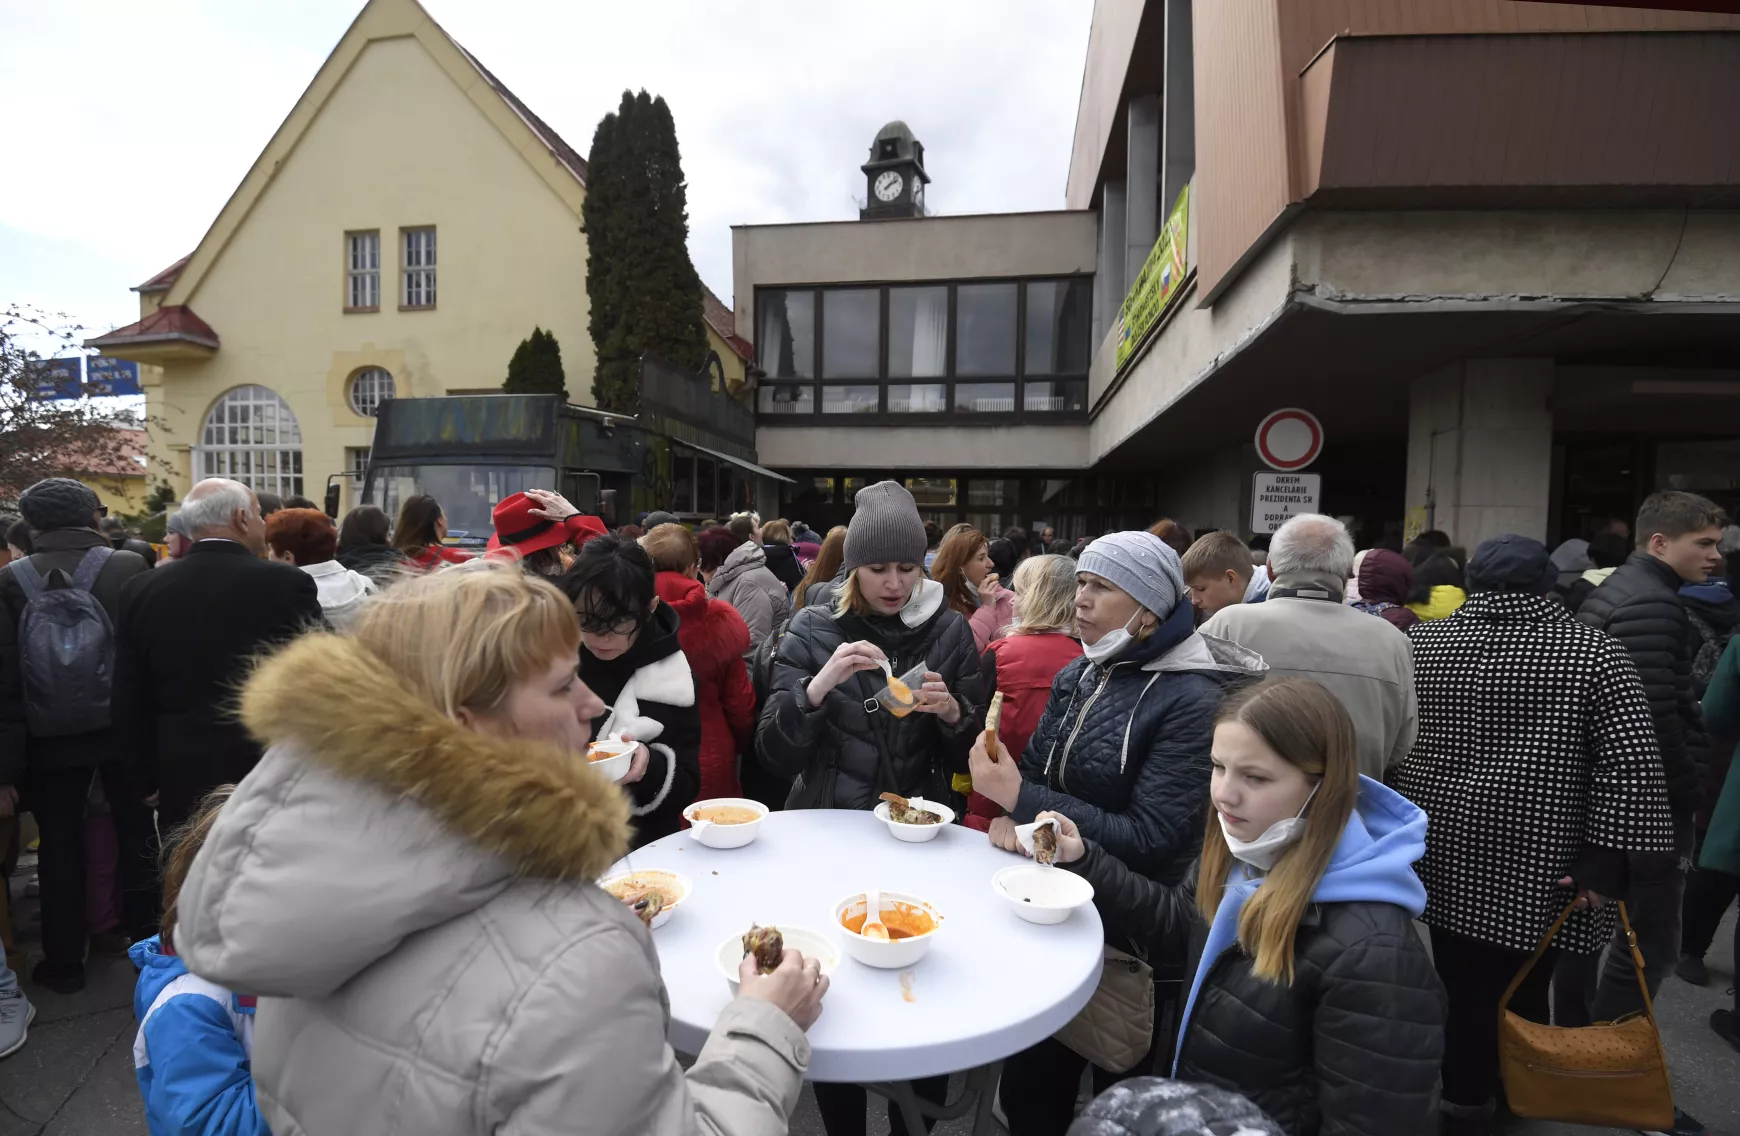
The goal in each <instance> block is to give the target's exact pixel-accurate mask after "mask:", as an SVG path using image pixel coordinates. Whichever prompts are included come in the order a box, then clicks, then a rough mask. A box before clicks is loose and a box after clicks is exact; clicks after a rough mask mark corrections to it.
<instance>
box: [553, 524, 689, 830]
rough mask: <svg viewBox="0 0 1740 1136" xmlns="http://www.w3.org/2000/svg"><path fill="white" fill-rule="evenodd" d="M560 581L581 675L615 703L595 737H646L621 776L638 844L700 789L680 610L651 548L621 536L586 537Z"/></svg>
mask: <svg viewBox="0 0 1740 1136" xmlns="http://www.w3.org/2000/svg"><path fill="white" fill-rule="evenodd" d="M559 582H560V584H561V585H562V590H563V591H564V592H566V593H567V595H568V598H569V600H571V601H572V602H573V604H574V610H575V611H576V612H577V613H579V616H580V681H582V682H584V683H585V684H586V685H587V686H588V687H590V688H591V689H592V692H593V693H594V694H596V695H598V697H599V698H601V699H603V700H604V705H605V706H606V707H607V708H608V710H607V712H606V714H605V718H604V721H603V722H601V723H597V724H595V725H594V727H593V731H592V736H593V737H595V738H603V737H610V736H613V735H619V736H621V737H623V738H625V739H628V740H633V741H636V742H639V743H641V744H640V747H639V748H638V749H637V750H636V751H635V760H634V765H633V768H631V769H630V770H629V773H628V778H627V782H626V784H625V785H624V788H626V789H627V790H628V794H629V796H630V797H631V798H632V802H633V803H632V807H631V810H630V811H631V812H632V813H633V814H634V826H635V835H634V842H633V847H635V848H639V847H640V846H641V845H643V844H646V843H648V842H650V841H654V840H657V839H658V838H659V837H661V836H668V835H669V834H671V833H673V832H675V831H677V829H679V828H681V827H682V824H683V810H684V809H685V808H687V807H688V806H689V805H690V804H692V803H693V802H694V800H695V797H696V794H697V793H699V792H700V789H701V711H700V707H699V706H698V705H697V702H696V698H695V676H694V674H693V673H692V672H691V671H690V670H689V663H688V660H687V659H686V658H684V656H683V647H682V643H681V642H679V640H678V638H677V627H678V625H679V620H678V619H677V613H676V612H675V611H674V610H672V608H671V607H670V606H669V605H668V604H664V603H661V602H659V597H658V592H657V589H656V588H655V586H654V582H653V563H652V558H651V557H649V556H648V555H647V554H646V549H644V548H642V547H641V546H640V545H638V544H636V543H635V542H634V541H632V540H625V539H623V538H622V537H619V536H600V537H595V538H593V539H592V540H590V541H587V543H586V547H585V548H583V549H581V550H580V555H579V556H578V557H577V558H576V559H575V561H574V566H573V567H572V568H570V569H568V572H567V573H566V574H565V575H564V576H563V577H562V579H561V580H560V581H559Z"/></svg>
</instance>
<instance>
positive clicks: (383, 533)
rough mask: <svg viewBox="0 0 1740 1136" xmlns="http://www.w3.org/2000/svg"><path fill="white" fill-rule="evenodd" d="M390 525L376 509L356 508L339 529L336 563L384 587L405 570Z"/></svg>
mask: <svg viewBox="0 0 1740 1136" xmlns="http://www.w3.org/2000/svg"><path fill="white" fill-rule="evenodd" d="M392 533H393V522H392V520H391V519H390V518H388V516H387V514H386V513H385V511H383V510H382V509H381V507H380V506H379V505H358V506H357V507H356V508H354V509H352V510H351V511H350V512H348V513H346V514H345V515H344V520H343V522H341V523H340V524H339V526H338V562H339V563H340V564H342V565H344V566H345V567H346V568H349V569H350V570H351V571H352V572H360V573H362V574H363V575H364V576H367V577H368V578H369V579H371V580H373V581H375V583H377V584H380V583H385V582H386V581H387V580H388V579H390V578H391V576H392V574H393V572H394V571H396V570H397V569H400V568H403V567H404V566H405V558H404V556H402V555H401V554H400V553H399V550H398V549H396V548H394V547H393V543H392V539H391V538H392Z"/></svg>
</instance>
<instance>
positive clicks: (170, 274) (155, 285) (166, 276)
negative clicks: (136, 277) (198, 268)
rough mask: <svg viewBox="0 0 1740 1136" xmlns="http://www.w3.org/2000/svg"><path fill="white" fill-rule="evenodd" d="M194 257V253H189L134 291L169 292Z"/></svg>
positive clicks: (136, 287) (137, 286)
mask: <svg viewBox="0 0 1740 1136" xmlns="http://www.w3.org/2000/svg"><path fill="white" fill-rule="evenodd" d="M192 256H193V254H192V253H188V254H187V256H184V257H182V258H181V259H180V260H178V261H176V262H175V263H174V264H172V265H170V266H169V267H168V268H165V269H164V270H163V271H162V272H159V273H158V274H157V275H155V276H153V277H152V278H151V279H149V280H147V281H145V283H143V284H139V285H136V286H135V287H134V288H133V291H135V292H167V291H169V287H170V285H172V284H174V283H175V281H176V279H177V278H178V277H180V275H181V270H182V269H184V268H186V267H187V262H188V260H189V259H191V258H192Z"/></svg>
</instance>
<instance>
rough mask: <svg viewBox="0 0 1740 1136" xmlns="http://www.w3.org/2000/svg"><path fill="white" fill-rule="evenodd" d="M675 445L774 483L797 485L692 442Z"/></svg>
mask: <svg viewBox="0 0 1740 1136" xmlns="http://www.w3.org/2000/svg"><path fill="white" fill-rule="evenodd" d="M676 445H679V446H685V447H687V448H688V449H691V450H695V451H697V452H698V453H703V454H706V455H707V456H708V457H711V458H718V459H719V460H720V461H722V462H730V463H731V464H732V465H734V466H737V467H738V468H739V469H746V470H748V471H749V472H750V473H754V474H759V475H760V476H762V477H771V478H773V479H774V480H775V481H783V482H785V483H786V484H787V485H796V484H797V482H795V481H793V480H792V479H791V478H789V477H787V476H786V475H785V474H783V473H775V472H773V471H772V470H771V469H768V468H766V467H765V466H759V465H756V464H755V463H754V462H752V461H746V460H744V459H743V458H738V457H732V456H731V455H730V454H722V453H720V452H719V451H718V450H709V449H708V448H707V447H706V446H697V445H696V444H695V443H693V442H677V443H676Z"/></svg>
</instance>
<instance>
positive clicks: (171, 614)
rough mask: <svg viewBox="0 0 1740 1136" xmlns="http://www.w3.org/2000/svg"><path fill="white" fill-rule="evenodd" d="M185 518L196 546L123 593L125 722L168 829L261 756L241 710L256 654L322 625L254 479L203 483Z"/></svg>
mask: <svg viewBox="0 0 1740 1136" xmlns="http://www.w3.org/2000/svg"><path fill="white" fill-rule="evenodd" d="M177 516H178V517H180V518H181V519H182V521H183V523H184V524H185V526H186V528H187V531H188V533H189V535H190V537H191V538H192V540H193V544H192V546H191V547H190V548H189V549H188V551H187V553H186V554H185V555H184V556H182V557H181V558H180V559H178V560H176V561H174V562H173V563H171V564H167V565H164V566H163V567H162V568H161V569H159V570H157V571H155V572H147V573H145V574H144V575H142V576H140V577H138V578H137V579H135V580H133V581H132V582H130V583H129V584H128V585H127V587H126V588H125V589H123V590H122V592H121V618H120V622H119V625H118V626H117V628H116V635H115V639H116V660H115V725H116V728H117V730H119V731H120V732H121V734H122V736H123V737H124V738H125V739H126V742H127V744H128V746H129V747H130V749H131V756H132V764H133V771H134V776H135V779H136V782H137V784H138V787H139V789H140V791H141V792H143V793H145V794H146V799H147V801H149V802H152V803H155V805H156V806H157V827H158V831H159V832H161V833H162V834H164V835H168V834H169V833H170V832H171V831H173V830H174V829H175V828H176V827H178V826H179V825H181V823H182V822H183V821H185V820H186V819H187V818H188V816H190V815H191V814H192V812H193V811H194V808H195V807H196V806H197V805H198V804H199V800H200V798H201V797H203V796H204V795H205V794H206V793H207V792H209V791H211V790H212V789H213V788H216V787H217V786H219V785H222V784H226V783H228V782H233V781H240V780H241V779H242V778H243V777H244V776H246V775H247V773H248V771H249V770H250V769H252V768H253V767H254V763H255V762H257V761H259V759H260V747H259V746H258V745H257V744H256V743H255V742H254V740H253V739H252V738H250V737H249V736H248V733H247V731H246V730H245V729H243V728H242V725H241V723H240V722H238V721H237V720H236V716H235V713H234V708H235V700H236V695H237V693H238V691H239V690H240V688H241V684H242V682H243V681H244V680H245V679H246V678H247V675H248V668H249V666H250V664H251V662H252V660H253V658H254V656H255V655H257V654H258V653H260V652H261V651H263V650H268V649H270V648H271V647H273V646H275V645H276V644H279V643H282V642H284V641H285V640H288V639H291V638H293V637H294V636H296V635H297V634H298V633H299V632H301V631H303V630H304V629H306V628H307V627H309V626H311V625H320V624H321V623H322V620H321V616H320V598H319V595H318V593H317V592H316V590H315V586H314V577H312V576H310V575H309V574H308V573H306V572H303V571H301V570H300V569H298V568H293V567H291V566H290V565H288V564H280V563H277V562H275V561H272V560H266V559H262V557H263V556H264V554H265V550H266V522H265V519H264V518H263V517H262V516H261V515H260V502H259V498H257V497H256V496H255V495H254V493H253V491H252V490H250V489H249V488H248V487H247V486H245V485H242V484H240V483H239V482H235V481H228V480H225V479H223V478H211V479H209V480H206V481H202V482H200V483H199V484H198V485H195V486H194V487H193V491H192V492H190V493H189V494H188V495H187V497H186V498H185V499H184V500H183V501H182V503H181V511H180V513H178V514H177Z"/></svg>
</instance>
